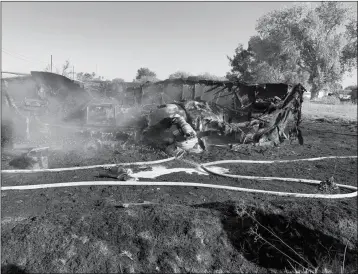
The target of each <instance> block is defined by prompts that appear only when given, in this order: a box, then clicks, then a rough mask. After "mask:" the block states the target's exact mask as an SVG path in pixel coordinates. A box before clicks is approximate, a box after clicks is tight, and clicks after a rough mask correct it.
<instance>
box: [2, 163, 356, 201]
mask: <svg viewBox="0 0 358 274" xmlns="http://www.w3.org/2000/svg"><path fill="white" fill-rule="evenodd" d="M347 158H348V159H356V158H357V156H328V157H318V158H308V159H295V160H272V161H255V160H223V161H215V162H209V163H204V164H197V163H194V162H190V161H185V160H182V161H185V162H189V163H191V164H194V165H196V166H197V167H200V168H202V169H204V170H205V171H206V172H208V173H210V174H214V175H217V176H223V177H229V178H236V179H251V180H260V181H268V180H271V181H277V180H278V181H284V182H295V183H306V184H313V185H319V184H320V183H321V181H319V180H308V179H297V178H281V177H260V176H244V175H231V174H223V173H219V172H215V171H213V170H210V169H209V168H207V167H208V166H212V165H215V164H223V163H231V164H232V163H241V164H242V163H251V164H273V163H289V162H298V161H318V160H324V159H347ZM174 159H176V158H175V157H170V158H167V159H163V160H159V161H152V162H134V163H123V164H110V165H97V166H83V167H73V168H61V169H59V168H57V169H45V170H2V171H1V172H2V173H35V172H59V171H69V170H78V169H89V168H98V167H113V166H119V165H141V164H146V165H149V164H157V163H159V162H160V163H163V162H168V161H172V160H174ZM104 185H111V186H171V187H172V186H184V187H203V188H212V189H222V190H231V191H241V192H248V193H262V194H271V195H276V196H286V197H295V198H323V199H343V198H352V197H357V194H358V192H357V187H355V186H350V185H343V184H337V186H339V187H340V188H343V189H347V190H355V192H351V193H344V194H306V193H292V192H279V191H268V190H260V189H249V188H241V187H234V186H224V185H213V184H202V183H194V182H145V181H137V182H132V181H129V182H116V181H83V182H63V183H54V184H40V185H25V186H4V187H1V190H2V191H5V190H31V189H44V188H57V187H70V186H104Z"/></svg>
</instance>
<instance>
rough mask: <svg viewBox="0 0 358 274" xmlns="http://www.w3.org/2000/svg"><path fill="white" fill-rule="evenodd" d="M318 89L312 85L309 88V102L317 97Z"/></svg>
mask: <svg viewBox="0 0 358 274" xmlns="http://www.w3.org/2000/svg"><path fill="white" fill-rule="evenodd" d="M318 92H319V88H318V86H317V85H316V84H312V88H311V100H312V99H316V98H317V97H318Z"/></svg>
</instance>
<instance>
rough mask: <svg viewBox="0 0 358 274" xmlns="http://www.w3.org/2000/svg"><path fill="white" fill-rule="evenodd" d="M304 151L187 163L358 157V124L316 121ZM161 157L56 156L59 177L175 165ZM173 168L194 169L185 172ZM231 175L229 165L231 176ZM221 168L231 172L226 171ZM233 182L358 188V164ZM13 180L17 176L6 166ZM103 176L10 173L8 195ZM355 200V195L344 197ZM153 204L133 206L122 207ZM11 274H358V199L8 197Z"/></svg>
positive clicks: (306, 124)
mask: <svg viewBox="0 0 358 274" xmlns="http://www.w3.org/2000/svg"><path fill="white" fill-rule="evenodd" d="M302 126H303V129H302V131H303V132H302V133H303V135H304V138H305V143H304V145H303V146H300V145H299V144H296V143H294V144H291V145H289V144H285V145H282V146H279V147H272V148H264V147H251V148H247V149H242V150H241V151H239V152H234V151H230V150H227V149H224V148H218V147H216V148H212V149H211V150H210V151H209V152H207V153H205V154H203V155H195V156H185V157H184V158H185V159H188V160H191V161H195V162H197V163H205V162H211V161H216V160H224V159H252V160H274V159H300V158H310V157H320V156H348V155H357V122H356V121H343V120H340V119H338V120H337V119H336V120H334V119H332V118H320V119H315V120H313V119H308V118H306V119H304V121H303V123H302ZM165 157H166V156H165V155H163V154H161V153H157V152H155V151H151V150H149V149H142V148H131V149H127V150H123V151H118V152H117V153H116V154H115V153H113V152H112V153H108V152H102V153H97V154H96V155H92V156H91V155H84V153H81V152H78V151H77V152H67V153H61V152H56V153H55V152H53V153H52V154H51V155H50V157H49V165H50V166H49V168H56V167H71V166H83V165H92V164H104V163H120V162H135V161H149V160H156V159H163V158H165ZM162 165H164V166H166V167H167V168H174V167H176V168H177V167H189V165H188V164H186V163H183V162H181V161H172V162H168V163H165V164H162ZM219 166H220V165H219ZM221 167H224V166H223V165H221ZM225 168H228V169H229V170H230V173H231V174H240V175H256V176H277V177H289V178H305V179H318V180H326V179H328V178H329V177H331V176H334V178H335V180H336V182H337V183H341V184H347V185H354V186H357V159H338V160H322V161H314V162H295V163H281V164H270V165H267V164H266V165H263V164H262V165H261V164H254V165H250V164H235V165H232V164H230V165H225ZM2 169H9V166H8V159H3V161H2ZM99 171H100V169H90V170H79V171H67V172H58V173H39V174H2V186H3V187H4V186H15V185H30V184H50V183H60V182H76V181H97V180H111V179H103V178H98V177H97V175H98V172H99ZM140 181H172V182H173V181H176V182H197V183H208V184H216V185H229V186H240V187H247V188H257V189H264V190H274V191H286V192H298V193H320V192H319V190H318V189H317V187H315V186H309V185H305V184H300V183H286V182H279V181H256V180H237V179H230V178H224V177H219V176H215V175H200V174H196V173H193V174H188V173H185V172H178V173H172V174H167V175H162V176H159V177H157V178H152V179H140ZM338 191H340V192H341V193H345V192H346V191H345V190H338ZM143 201H148V202H151V203H153V204H146V205H132V206H129V207H123V206H122V203H140V202H143ZM1 213H2V217H1V228H2V236H1V246H2V250H1V265H2V272H3V273H13V271H14V270H19V271H20V270H21V271H23V273H40V272H42V273H59V272H60V273H69V272H76V273H77V272H87V273H89V272H96V273H119V272H120V273H122V272H123V273H137V272H151V273H153V272H158V273H159V272H175V273H178V272H209V273H214V272H215V273H223V272H240V273H257V272H260V273H265V272H266V273H274V272H278V271H281V272H282V271H284V270H286V271H287V270H292V269H296V270H302V271H303V270H305V269H307V268H308V269H315V268H319V271H328V270H330V271H332V272H333V273H336V272H340V271H342V266H343V267H344V270H343V272H344V273H353V272H355V270H356V269H357V267H358V261H357V256H356V254H357V251H358V240H357V198H356V197H355V198H348V199H308V198H290V197H278V196H272V195H267V194H251V193H245V192H237V191H228V190H213V189H208V188H199V187H169V186H160V187H158V186H81V187H63V188H48V189H38V190H6V191H2V192H1Z"/></svg>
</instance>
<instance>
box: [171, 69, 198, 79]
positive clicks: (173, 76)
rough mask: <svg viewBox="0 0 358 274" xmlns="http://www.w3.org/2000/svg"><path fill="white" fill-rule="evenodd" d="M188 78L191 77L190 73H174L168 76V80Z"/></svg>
mask: <svg viewBox="0 0 358 274" xmlns="http://www.w3.org/2000/svg"><path fill="white" fill-rule="evenodd" d="M189 76H193V75H192V74H191V73H190V72H186V71H180V70H178V71H176V72H174V73H172V74H170V75H169V79H187V78H188V77H189Z"/></svg>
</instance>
